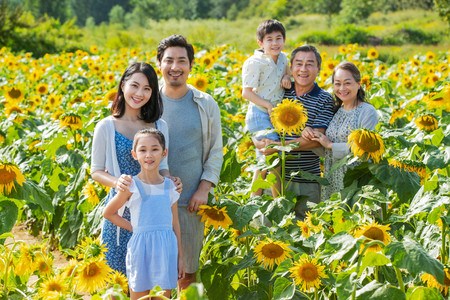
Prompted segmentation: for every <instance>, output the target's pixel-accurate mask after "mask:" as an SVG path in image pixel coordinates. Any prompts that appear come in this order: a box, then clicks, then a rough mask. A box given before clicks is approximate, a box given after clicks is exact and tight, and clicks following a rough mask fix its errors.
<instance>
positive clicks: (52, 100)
mask: <svg viewBox="0 0 450 300" xmlns="http://www.w3.org/2000/svg"><path fill="white" fill-rule="evenodd" d="M61 101H62V95H57V94H50V95H49V96H48V98H47V104H48V105H49V106H51V107H57V106H59V105H60V104H61Z"/></svg>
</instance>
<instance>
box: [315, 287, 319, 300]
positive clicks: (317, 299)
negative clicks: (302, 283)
mask: <svg viewBox="0 0 450 300" xmlns="http://www.w3.org/2000/svg"><path fill="white" fill-rule="evenodd" d="M314 300H319V292H318V291H317V288H314Z"/></svg>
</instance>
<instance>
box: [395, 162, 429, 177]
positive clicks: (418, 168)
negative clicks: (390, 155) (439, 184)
mask: <svg viewBox="0 0 450 300" xmlns="http://www.w3.org/2000/svg"><path fill="white" fill-rule="evenodd" d="M389 164H390V165H391V166H394V167H396V168H400V169H404V170H406V171H408V172H415V173H417V175H419V176H420V178H422V179H424V178H426V177H427V168H426V165H425V164H424V163H423V162H420V161H413V160H406V159H404V160H402V161H399V160H397V159H390V160H389Z"/></svg>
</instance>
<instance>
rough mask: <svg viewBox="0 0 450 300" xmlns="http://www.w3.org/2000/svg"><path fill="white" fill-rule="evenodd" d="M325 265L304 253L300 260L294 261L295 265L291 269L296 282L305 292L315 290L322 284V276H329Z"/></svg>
mask: <svg viewBox="0 0 450 300" xmlns="http://www.w3.org/2000/svg"><path fill="white" fill-rule="evenodd" d="M324 269H325V266H323V265H322V264H320V263H319V262H318V261H317V259H316V258H309V257H308V256H307V255H303V256H302V257H301V258H300V260H299V261H298V262H294V266H293V267H291V268H290V269H289V271H290V272H291V275H289V277H294V281H295V284H296V285H298V286H299V287H300V290H302V291H304V292H313V291H314V289H318V288H319V287H320V285H321V284H322V282H321V279H322V278H328V276H327V275H326V274H325V273H324V271H323V270H324Z"/></svg>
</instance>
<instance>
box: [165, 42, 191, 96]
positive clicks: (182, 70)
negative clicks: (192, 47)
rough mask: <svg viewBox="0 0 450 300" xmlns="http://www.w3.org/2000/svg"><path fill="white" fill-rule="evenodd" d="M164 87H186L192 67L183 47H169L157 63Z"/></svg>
mask: <svg viewBox="0 0 450 300" xmlns="http://www.w3.org/2000/svg"><path fill="white" fill-rule="evenodd" d="M159 69H160V70H161V72H162V74H163V77H164V82H165V85H169V86H173V87H177V86H183V85H186V82H187V79H188V77H189V72H190V71H191V69H192V65H191V64H190V63H189V58H188V53H187V50H186V48H184V47H169V48H167V49H166V50H165V51H164V55H163V57H162V58H161V61H160V62H159Z"/></svg>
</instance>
